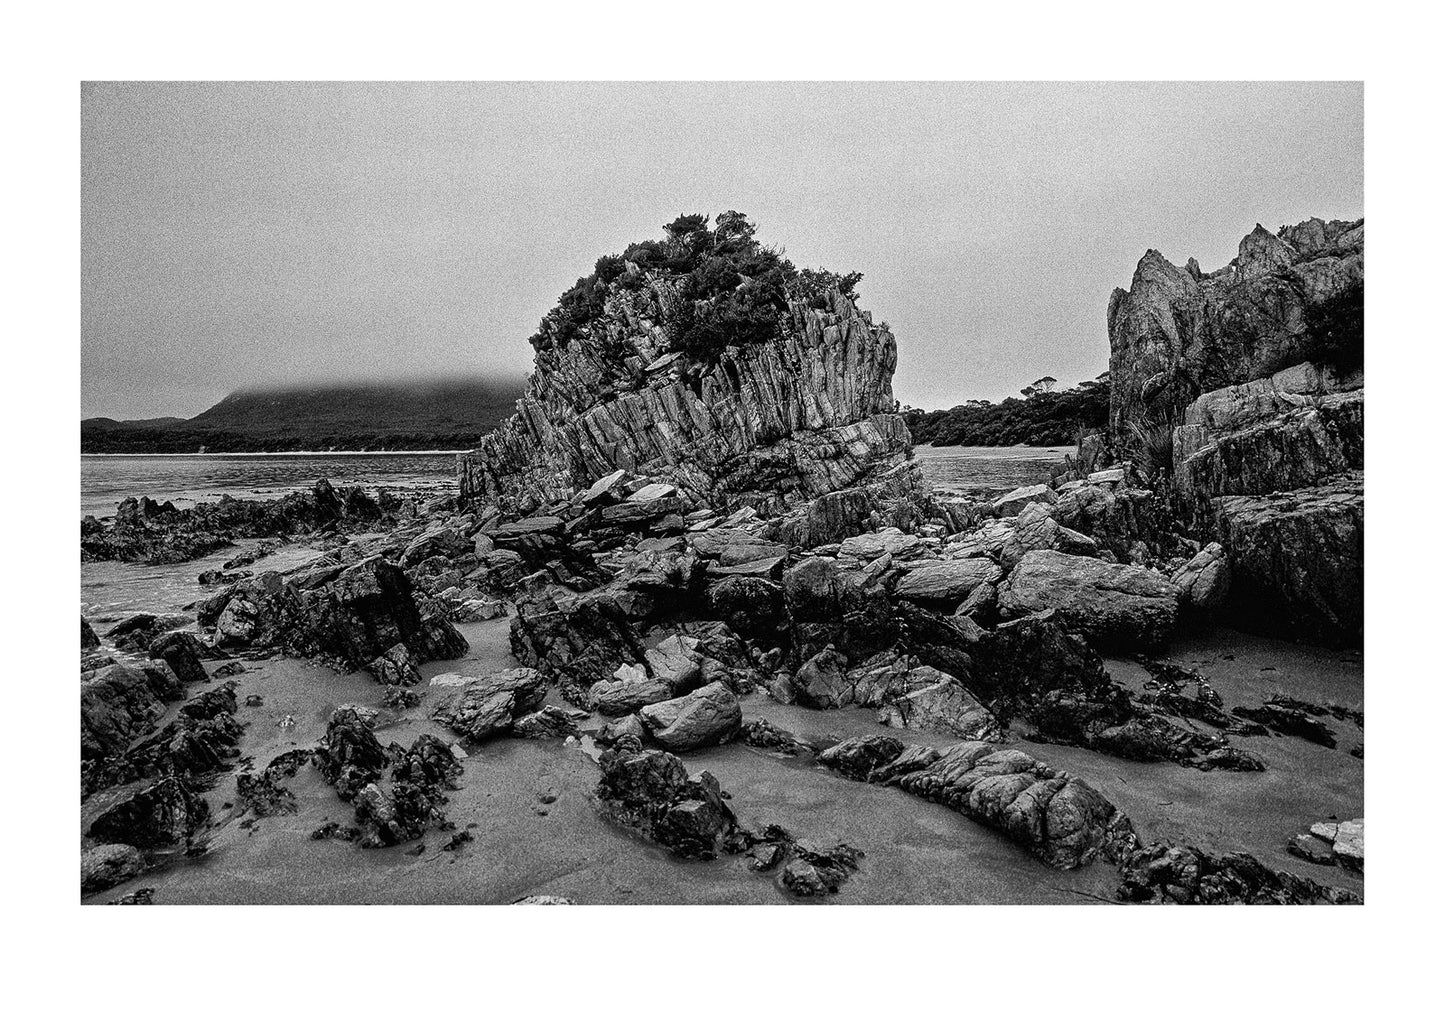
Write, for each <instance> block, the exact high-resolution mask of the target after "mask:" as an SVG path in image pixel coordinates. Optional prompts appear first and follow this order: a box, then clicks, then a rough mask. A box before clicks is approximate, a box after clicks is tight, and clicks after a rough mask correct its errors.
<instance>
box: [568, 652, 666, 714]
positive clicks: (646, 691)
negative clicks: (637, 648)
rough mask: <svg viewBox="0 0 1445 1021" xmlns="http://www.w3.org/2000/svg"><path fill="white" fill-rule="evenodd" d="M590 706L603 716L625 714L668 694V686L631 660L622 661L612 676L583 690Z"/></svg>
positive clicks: (663, 700)
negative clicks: (628, 661)
mask: <svg viewBox="0 0 1445 1021" xmlns="http://www.w3.org/2000/svg"><path fill="white" fill-rule="evenodd" d="M587 694H588V697H589V699H590V700H591V703H592V707H593V709H595V710H596V711H597V712H599V713H601V714H602V715H604V716H627V715H629V714H631V713H635V712H637V710H639V709H641V708H642V707H644V706H649V705H652V704H653V703H654V702H665V701H667V700H668V699H670V698H672V696H673V694H674V693H673V690H672V686H671V685H670V684H668V683H667V681H666V680H664V679H663V678H661V677H655V676H653V675H651V674H649V673H648V672H647V670H646V669H644V668H643V667H641V666H639V665H637V664H635V663H624V664H623V665H622V666H620V667H618V668H617V670H616V671H615V672H614V673H613V675H612V677H611V678H610V679H608V680H605V681H598V682H597V683H596V684H594V685H592V687H591V688H590V689H589V690H588V692H587Z"/></svg>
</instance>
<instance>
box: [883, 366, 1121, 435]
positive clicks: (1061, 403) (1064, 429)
mask: <svg viewBox="0 0 1445 1021" xmlns="http://www.w3.org/2000/svg"><path fill="white" fill-rule="evenodd" d="M903 418H904V421H906V422H907V423H908V429H909V431H910V432H912V433H913V442H914V443H916V444H920V445H921V444H929V445H932V446H935V447H1009V446H1015V445H1023V446H1030V447H1062V446H1072V445H1073V444H1074V443H1076V442H1077V441H1078V438H1079V434H1080V433H1083V432H1094V431H1096V430H1101V429H1103V428H1105V426H1107V425H1108V421H1109V374H1108V373H1107V372H1105V373H1104V374H1103V375H1101V376H1099V377H1098V378H1097V379H1091V380H1086V381H1084V382H1082V383H1080V384H1079V385H1078V386H1075V387H1072V388H1070V389H1068V390H1056V391H1055V390H1051V391H1039V392H1035V393H1034V394H1032V395H1031V396H1029V397H1027V398H1022V399H1021V398H1018V397H1010V398H1008V399H1006V400H1003V401H1000V402H999V403H998V404H994V403H992V402H990V401H982V400H975V401H969V402H968V403H967V404H960V405H958V406H957V407H953V408H948V409H946V410H940V411H920V410H918V409H915V408H907V409H905V410H904V412H903Z"/></svg>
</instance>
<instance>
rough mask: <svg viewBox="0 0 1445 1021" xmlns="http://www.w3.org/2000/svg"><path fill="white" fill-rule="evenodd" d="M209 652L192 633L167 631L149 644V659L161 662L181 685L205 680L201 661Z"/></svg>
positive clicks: (204, 669)
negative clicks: (171, 671)
mask: <svg viewBox="0 0 1445 1021" xmlns="http://www.w3.org/2000/svg"><path fill="white" fill-rule="evenodd" d="M210 653H211V650H210V649H209V648H207V647H206V644H205V643H204V642H202V641H201V639H200V636H198V635H197V634H196V633H195V632H194V631H167V632H165V633H164V634H162V635H160V636H159V637H157V638H156V639H155V640H154V641H152V642H151V643H150V649H149V650H148V655H149V656H150V658H151V659H158V660H163V661H164V662H165V663H166V665H167V666H169V667H170V668H171V669H172V670H173V671H175V675H176V676H177V677H178V678H180V681H181V683H182V684H197V683H200V682H202V681H205V680H206V679H207V677H206V668H205V667H204V666H202V665H201V660H202V659H203V658H205V657H206V656H209V655H210Z"/></svg>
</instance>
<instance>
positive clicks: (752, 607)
mask: <svg viewBox="0 0 1445 1021" xmlns="http://www.w3.org/2000/svg"><path fill="white" fill-rule="evenodd" d="M707 601H708V608H709V610H710V612H711V613H712V614H713V615H715V616H716V617H718V618H719V619H721V620H724V621H726V622H727V623H728V625H729V626H730V627H731V628H732V629H733V630H734V631H736V632H737V633H738V634H740V635H743V636H745V637H747V638H752V639H755V640H757V641H759V642H764V643H768V644H773V643H774V642H775V640H776V638H777V637H778V635H779V633H780V632H781V631H782V630H783V629H784V627H785V626H786V615H785V612H784V609H783V588H782V586H781V585H779V584H778V583H777V582H775V581H770V580H768V579H767V578H758V577H747V576H738V575H735V576H732V577H725V578H723V579H722V580H720V581H717V582H714V583H713V584H711V585H710V586H709V587H708V590H707ZM768 644H765V645H764V648H767V647H768Z"/></svg>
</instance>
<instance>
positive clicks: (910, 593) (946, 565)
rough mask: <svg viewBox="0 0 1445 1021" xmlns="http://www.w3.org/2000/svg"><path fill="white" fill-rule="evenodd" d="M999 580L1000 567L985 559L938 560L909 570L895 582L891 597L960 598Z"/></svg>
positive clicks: (952, 599) (1000, 575)
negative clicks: (981, 586)
mask: <svg viewBox="0 0 1445 1021" xmlns="http://www.w3.org/2000/svg"><path fill="white" fill-rule="evenodd" d="M1002 577H1003V568H1001V567H999V566H998V564H995V563H994V562H993V561H992V560H989V559H987V558H986V557H967V558H965V559H963V560H941V561H939V562H937V563H932V564H925V565H923V566H921V567H915V568H913V569H911V570H910V571H909V572H908V573H907V574H905V575H904V576H903V577H902V578H900V579H899V581H898V584H897V586H896V587H895V588H894V590H893V592H894V595H896V596H898V597H899V598H901V599H924V600H932V599H939V600H949V601H951V602H957V601H958V600H961V599H964V598H966V597H967V596H968V594H969V593H970V592H972V591H973V590H974V589H976V588H978V587H979V586H980V585H992V584H995V583H996V582H998V580H999V579H1000V578H1002Z"/></svg>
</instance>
